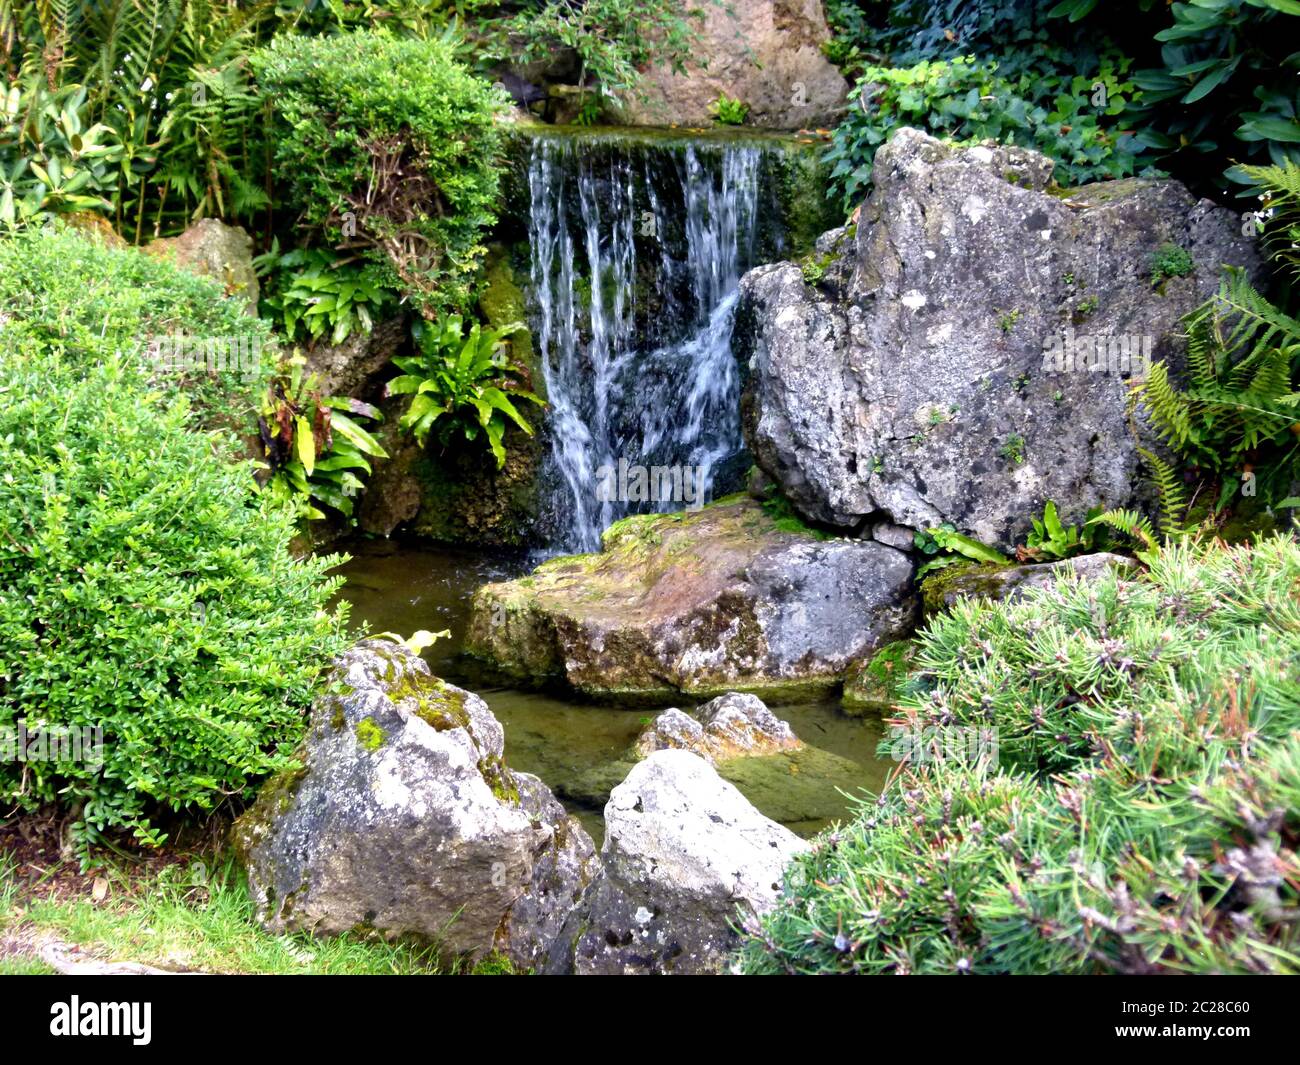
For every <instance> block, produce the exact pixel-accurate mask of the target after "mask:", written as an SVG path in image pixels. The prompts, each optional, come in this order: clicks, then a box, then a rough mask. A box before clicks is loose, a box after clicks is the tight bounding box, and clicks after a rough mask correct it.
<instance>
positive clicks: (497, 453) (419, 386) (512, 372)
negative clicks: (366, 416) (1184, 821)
mask: <svg viewBox="0 0 1300 1065" xmlns="http://www.w3.org/2000/svg"><path fill="white" fill-rule="evenodd" d="M520 328H521V326H519V325H517V324H514V325H508V326H505V327H503V328H500V329H491V328H488V329H485V328H483V326H481V325H480V324H479V323H478V322H475V323H473V324H472V325H471V326H470V327H469V330H468V332H466V330H465V325H464V322H463V321H462V319H461V317H460V315H456V314H453V315H449V316H448V317H446V318H443V319H442V320H440V321H438V322H423V323H420V325H419V328H418V330H417V334H416V344H417V346H418V348H419V352H418V354H416V355H399V356H396V357H394V359H393V362H395V363H396V364H397V366H398V367H399V368H400V369H401V370H403V371H404V373H403V374H402V375H401V376H400V377H396V378H394V379H393V380H392V381H390V382H389V383H388V389H387V391H388V394H389V395H391V396H397V395H409V396H411V397H412V399H411V402H410V404H409V405H408V406H407V408H406V413H405V414H403V415H402V419H401V421H400V422H399V423H398V424H399V425H400V427H401V428H402V429H403V430H405V431H406V432H409V433H412V434H414V436H415V439H416V440H417V441H418V442H419V444H420V445H421V446H424V445H425V443H426V441H427V440H428V436H429V433H430V432H431V431H432V430H433V429H434V428H435V427H436V428H437V429H438V435H439V439H440V440H441V441H442V443H443V444H444V445H446V444H447V443H448V442H449V441H450V439H451V437H452V436H454V435H457V434H459V435H460V436H462V437H463V438H464V439H466V440H469V441H474V440H477V439H478V437H479V434H480V433H482V434H483V436H484V438H485V439H486V441H487V444H488V447H489V448H490V449H491V451H492V455H493V457H494V458H495V459H496V463H497V468H498V469H500V468H501V467H502V466H504V465H505V462H506V451H505V445H504V443H503V440H504V438H505V432H506V427H507V425H508V424H509V423H514V424H515V425H517V426H518V427H519V428H520V429H522V430H523V431H524V432H525V433H528V434H529V435H530V436H531V435H532V432H533V429H532V426H531V425H529V424H528V422H527V421H526V420H525V418H524V416H523V415H522V414H520V413H519V409H518V408H517V407H516V406H515V404H514V399H516V398H517V399H525V400H528V401H529V402H531V403H536V404H539V405H540V404H541V403H542V400H541V399H540V398H539V397H537V396H535V395H534V394H533V393H532V392H531V391H529V390H528V389H527V388H526V387H525V386H524V381H525V380H526V377H527V375H526V372H525V371H524V370H523V369H522V368H520V367H519V366H516V365H515V364H514V363H512V362H511V361H510V359H509V357H508V355H507V338H508V337H509V336H510V335H511V334H512V333H514V332H516V331H517V330H518V329H520Z"/></svg>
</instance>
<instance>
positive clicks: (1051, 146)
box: [826, 55, 1136, 210]
mask: <svg viewBox="0 0 1300 1065" xmlns="http://www.w3.org/2000/svg"><path fill="white" fill-rule="evenodd" d="M1097 63H1098V66H1097V67H1096V68H1095V72H1094V73H1093V74H1091V75H1089V76H1079V75H1074V76H1072V77H1066V76H1065V75H1059V74H1058V75H1056V76H1054V77H1051V78H1048V77H1047V76H1046V75H1044V74H1043V72H1042V71H1039V70H1029V71H1026V72H1024V73H1022V74H1019V75H1013V76H1008V75H1007V74H1006V73H1005V72H1004V70H1003V69H1002V67H1003V65H1004V64H1003V62H1001V61H995V60H989V61H983V60H980V61H977V60H976V59H975V58H974V57H973V56H956V57H954V58H953V59H952V60H950V61H930V60H922V61H921V62H919V63H916V64H915V65H913V66H906V67H891V66H875V65H873V66H868V67H867V68H865V70H864V71H863V73H862V76H861V78H860V79H859V81H858V83H857V86H856V87H855V88H854V90H853V92H852V94H851V96H850V106H849V111H848V114H847V115H846V116H845V119H844V121H843V122H841V123H840V124H839V125H838V126H837V127H836V128H835V131H834V133H833V134H832V139H831V146H830V147H829V148H828V149H827V152H826V159H827V161H828V162H830V163H831V164H832V169H831V176H832V179H833V188H834V191H835V192H837V193H839V194H841V195H842V198H843V201H844V207H845V209H846V210H850V209H852V208H853V207H854V206H855V205H856V204H857V203H858V202H859V201H860V200H861V199H862V197H863V195H864V194H865V190H866V187H867V184H868V182H869V181H870V178H871V164H872V160H873V158H874V156H875V152H876V149H877V148H878V147H879V146H880V145H881V144H883V143H885V141H887V140H888V139H889V136H890V135H891V134H892V133H893V132H894V130H896V129H898V128H899V127H901V126H914V127H916V128H917V129H922V130H925V131H926V132H928V133H930V134H932V135H934V136H936V137H941V138H947V139H951V140H953V141H959V142H960V141H980V140H995V141H998V142H1000V143H1005V144H1019V145H1021V146H1022V147H1029V148H1034V149H1036V150H1038V151H1040V152H1043V153H1044V154H1045V155H1047V156H1050V157H1051V158H1052V159H1054V160H1055V161H1056V164H1057V168H1056V177H1057V180H1058V181H1059V182H1060V183H1061V184H1063V185H1077V184H1082V183H1085V182H1088V181H1099V180H1103V179H1106V178H1117V177H1126V176H1128V175H1130V174H1132V173H1133V172H1134V169H1135V165H1136V164H1135V155H1134V151H1133V150H1131V148H1130V147H1128V146H1127V142H1126V141H1124V140H1123V139H1122V138H1120V137H1119V135H1118V133H1117V131H1116V128H1115V127H1116V124H1117V122H1118V118H1117V117H1116V115H1117V114H1118V113H1119V112H1120V111H1122V110H1123V105H1124V95H1123V94H1124V91H1125V90H1126V89H1127V88H1128V87H1129V83H1128V82H1126V81H1124V80H1123V78H1124V71H1125V69H1126V65H1127V61H1126V60H1124V59H1123V58H1122V57H1116V56H1110V55H1108V56H1105V57H1102V58H1100V59H1098V60H1097ZM1096 82H1101V83H1103V84H1105V85H1107V86H1109V88H1110V90H1111V91H1110V92H1109V95H1108V101H1109V102H1108V105H1107V107H1106V108H1105V109H1096V108H1093V107H1092V106H1090V103H1089V99H1090V98H1089V89H1090V86H1092V85H1093V84H1094V83H1096ZM1045 84H1054V85H1055V87H1056V91H1055V94H1051V93H1048V92H1045V91H1044V85H1045Z"/></svg>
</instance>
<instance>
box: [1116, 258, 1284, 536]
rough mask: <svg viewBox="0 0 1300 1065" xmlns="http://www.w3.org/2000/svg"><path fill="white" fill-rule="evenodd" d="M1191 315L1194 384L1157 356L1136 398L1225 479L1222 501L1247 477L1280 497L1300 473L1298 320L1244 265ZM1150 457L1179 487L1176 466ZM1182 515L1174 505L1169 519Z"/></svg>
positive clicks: (1163, 430)
mask: <svg viewBox="0 0 1300 1065" xmlns="http://www.w3.org/2000/svg"><path fill="white" fill-rule="evenodd" d="M1184 324H1185V326H1186V329H1187V360H1186V362H1187V368H1186V374H1187V378H1188V385H1187V387H1186V388H1179V387H1178V386H1177V385H1175V383H1174V381H1173V379H1172V378H1171V376H1170V372H1169V368H1168V366H1167V365H1166V364H1165V363H1164V362H1163V361H1157V362H1155V363H1153V364H1152V365H1151V367H1150V369H1149V370H1148V372H1147V375H1146V377H1145V379H1142V380H1135V381H1134V383H1133V386H1132V388H1133V392H1132V395H1133V399H1134V401H1135V402H1136V403H1137V404H1139V405H1140V406H1141V407H1142V408H1143V409H1144V410H1145V412H1146V414H1147V416H1148V418H1149V419H1150V422H1151V425H1152V427H1153V428H1154V430H1155V431H1156V433H1157V434H1158V435H1159V436H1160V438H1161V439H1162V440H1164V441H1165V442H1166V443H1167V444H1168V445H1169V446H1170V447H1171V448H1172V449H1173V450H1174V451H1175V452H1176V453H1177V454H1178V456H1179V457H1180V458H1181V459H1182V460H1183V461H1184V462H1185V463H1187V464H1188V465H1189V466H1190V467H1192V469H1193V470H1194V471H1198V472H1200V473H1201V474H1203V475H1204V476H1206V477H1208V478H1209V480H1210V481H1211V482H1212V484H1217V485H1218V486H1219V489H1220V492H1219V500H1218V505H1219V506H1220V507H1222V506H1223V504H1224V503H1225V502H1226V501H1227V500H1228V499H1229V498H1231V497H1232V496H1233V495H1234V494H1235V493H1236V492H1237V491H1238V490H1239V489H1242V488H1244V487H1245V486H1246V485H1247V484H1249V485H1250V488H1249V494H1251V495H1257V496H1258V497H1259V498H1261V499H1262V500H1264V501H1265V502H1271V501H1277V500H1279V499H1280V498H1281V497H1282V495H1283V494H1285V492H1286V490H1287V488H1288V486H1289V485H1290V483H1291V481H1292V480H1294V479H1295V478H1296V477H1297V476H1300V429H1298V428H1297V426H1300V322H1297V321H1296V320H1295V319H1294V318H1291V317H1290V316H1288V315H1286V314H1283V313H1282V312H1281V311H1280V310H1278V309H1277V308H1276V307H1274V306H1273V305H1272V304H1271V303H1269V302H1268V301H1267V300H1266V299H1265V298H1264V297H1263V296H1261V295H1260V294H1259V293H1258V292H1256V291H1255V289H1254V288H1253V287H1252V286H1251V284H1250V281H1249V279H1248V278H1247V276H1246V274H1245V272H1244V271H1240V270H1233V269H1230V268H1229V269H1227V270H1226V274H1225V278H1224V280H1223V283H1222V285H1221V286H1220V290H1219V293H1218V295H1217V296H1215V297H1214V298H1213V299H1211V300H1209V301H1207V302H1206V303H1205V304H1203V305H1202V306H1201V307H1199V308H1197V310H1195V311H1193V312H1192V314H1190V315H1189V316H1188V317H1187V318H1186V319H1185V323H1184ZM1145 457H1146V458H1147V461H1148V463H1150V464H1152V465H1153V467H1154V469H1155V471H1156V474H1157V477H1158V478H1159V479H1160V480H1161V489H1162V492H1170V491H1172V492H1173V493H1174V494H1175V496H1176V495H1177V485H1176V481H1177V475H1176V474H1175V472H1174V471H1173V470H1172V469H1170V468H1169V467H1168V466H1167V464H1165V463H1162V462H1161V461H1160V460H1159V459H1157V458H1156V457H1155V456H1152V455H1150V454H1147V455H1146V456H1145ZM1180 501H1181V500H1180V499H1178V498H1175V499H1173V500H1167V502H1171V503H1177V502H1180ZM1165 509H1166V511H1167V512H1169V511H1173V510H1174V508H1173V507H1171V506H1166V508H1165ZM1176 520H1177V515H1176V513H1174V514H1171V515H1170V517H1169V519H1168V521H1169V522H1176Z"/></svg>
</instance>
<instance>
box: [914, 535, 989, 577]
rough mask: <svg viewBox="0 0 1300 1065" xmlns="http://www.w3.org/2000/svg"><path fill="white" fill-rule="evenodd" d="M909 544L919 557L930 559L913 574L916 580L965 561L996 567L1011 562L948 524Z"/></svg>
mask: <svg viewBox="0 0 1300 1065" xmlns="http://www.w3.org/2000/svg"><path fill="white" fill-rule="evenodd" d="M912 541H913V543H915V545H916V547H917V549H918V550H919V551H920V552H921V554H923V555H928V556H930V557H929V558H928V559H927V561H925V562H924V563H922V565H921V567H920V568H919V569H918V570H917V571H916V576H917V579H918V580H919V579H920V578H921V577H924V576H925V575H926V574H927V573H929V572H931V571H932V570H936V569H942V568H944V567H945V566H951V565H952V564H953V563H955V562H961V561H964V560H968V561H972V562H991V563H994V564H996V565H1007V564H1009V563H1010V562H1011V559H1009V558H1007V556H1006V555H1004V554H1003V553H1002V552H1001V551H999V550H998V549H997V548H995V547H990V546H989V545H988V544H985V543H981V542H980V541H979V540H975V539H972V538H971V537H969V536H966V535H964V534H962V533H959V532H958V531H957V530H956V528H955V527H954V526H953V525H952V524H951V523H950V522H944V523H943V524H942V525H936V526H932V527H931V528H929V529H927V530H925V531H924V532H918V533H915V534H914V535H913V537H912Z"/></svg>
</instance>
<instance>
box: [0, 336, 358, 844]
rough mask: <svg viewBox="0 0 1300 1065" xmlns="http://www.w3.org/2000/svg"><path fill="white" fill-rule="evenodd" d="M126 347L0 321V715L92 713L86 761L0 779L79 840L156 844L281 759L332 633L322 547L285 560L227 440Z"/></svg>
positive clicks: (63, 719)
mask: <svg viewBox="0 0 1300 1065" xmlns="http://www.w3.org/2000/svg"><path fill="white" fill-rule="evenodd" d="M189 423H190V416H189V412H188V411H187V407H186V403H185V401H184V399H183V397H177V396H175V395H174V394H172V395H171V398H167V394H160V393H158V392H146V391H145V388H144V387H143V386H142V383H141V375H140V373H139V372H138V370H136V369H135V368H133V367H132V366H131V365H130V363H129V358H128V357H127V356H118V355H115V354H114V353H113V352H112V351H111V350H109V349H103V350H102V352H101V359H100V361H98V362H96V363H94V364H90V365H83V364H79V363H78V362H77V360H76V359H75V358H69V357H67V356H64V355H59V354H54V353H50V352H48V351H47V350H45V345H44V344H42V343H37V342H36V341H35V340H34V339H33V338H32V336H31V335H24V334H21V333H19V332H18V331H11V330H10V329H9V328H8V327H6V328H5V329H4V330H3V331H0V468H2V469H3V470H4V476H3V478H0V725H4V726H8V727H16V726H17V723H18V722H19V721H21V720H25V721H26V724H27V728H28V730H29V731H31V730H35V729H41V730H51V731H52V730H56V729H59V728H82V727H91V728H93V727H100V728H102V729H103V741H104V746H103V765H102V767H100V766H98V765H96V764H95V763H94V762H93V761H57V762H26V763H19V762H14V761H2V762H0V797H2V798H3V801H4V802H5V804H6V805H11V804H12V805H17V806H18V807H20V808H22V809H25V810H32V809H35V808H37V807H39V806H41V805H42V804H45V803H57V804H58V805H59V806H60V807H61V808H62V810H63V811H65V813H66V814H67V815H68V816H69V818H70V820H71V822H72V823H73V825H74V826H75V832H76V834H77V838H78V839H79V840H80V842H81V845H82V846H83V847H84V846H85V845H87V844H88V843H89V842H91V841H92V840H94V839H97V838H100V837H101V836H103V835H104V834H106V833H110V832H113V831H117V830H131V831H133V832H134V834H135V836H136V838H137V839H139V840H141V841H144V842H147V843H152V844H156V843H159V842H161V840H162V838H163V837H162V834H161V832H160V831H159V829H158V827H157V817H158V815H159V813H160V812H163V811H191V812H192V811H198V810H210V809H213V808H215V807H216V806H218V805H219V804H221V803H223V802H225V801H226V800H227V799H228V798H230V797H233V796H241V795H247V794H250V793H251V789H252V786H253V784H254V783H255V782H256V781H257V780H258V779H259V778H261V777H262V776H264V775H266V774H268V773H271V772H275V771H278V770H281V769H284V768H286V767H288V766H290V765H291V764H292V762H291V758H290V752H291V750H292V746H293V744H294V743H295V741H296V740H297V739H298V738H299V736H300V735H301V733H302V730H303V726H304V724H305V718H304V712H305V708H306V706H307V704H308V702H309V699H310V695H311V689H312V684H313V681H314V679H315V677H316V675H317V673H318V671H319V669H320V668H321V666H322V665H323V664H324V663H325V662H326V661H327V660H328V659H329V657H330V656H331V655H333V654H335V653H337V652H338V651H339V650H341V649H342V647H343V646H344V642H345V637H344V631H343V623H344V620H345V616H344V614H343V613H341V612H335V613H330V612H328V611H327V609H326V604H327V603H328V601H329V599H330V597H331V596H332V594H333V593H334V592H335V591H336V589H337V587H338V584H339V582H338V581H337V580H330V579H328V578H326V576H325V573H326V571H327V570H328V569H330V568H331V567H332V566H334V565H336V564H337V563H338V561H339V559H337V558H335V557H329V558H312V557H309V558H307V559H304V560H295V559H294V558H293V556H292V555H291V553H290V550H289V542H290V539H291V538H292V536H293V535H294V525H293V522H292V520H291V517H290V515H289V514H288V513H287V512H286V511H285V510H284V509H282V508H279V507H275V506H272V505H267V504H264V505H261V506H258V505H257V502H258V500H257V497H256V496H255V495H254V491H253V489H254V486H253V481H252V478H251V477H250V476H249V471H248V467H247V464H244V463H240V464H235V463H231V462H228V461H226V460H224V458H223V457H222V455H221V453H222V452H223V451H226V450H229V449H231V448H232V446H233V445H232V441H230V440H228V439H224V440H218V439H217V435H216V434H206V433H195V432H192V431H190V430H189V429H188V428H187V426H188V424H189Z"/></svg>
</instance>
